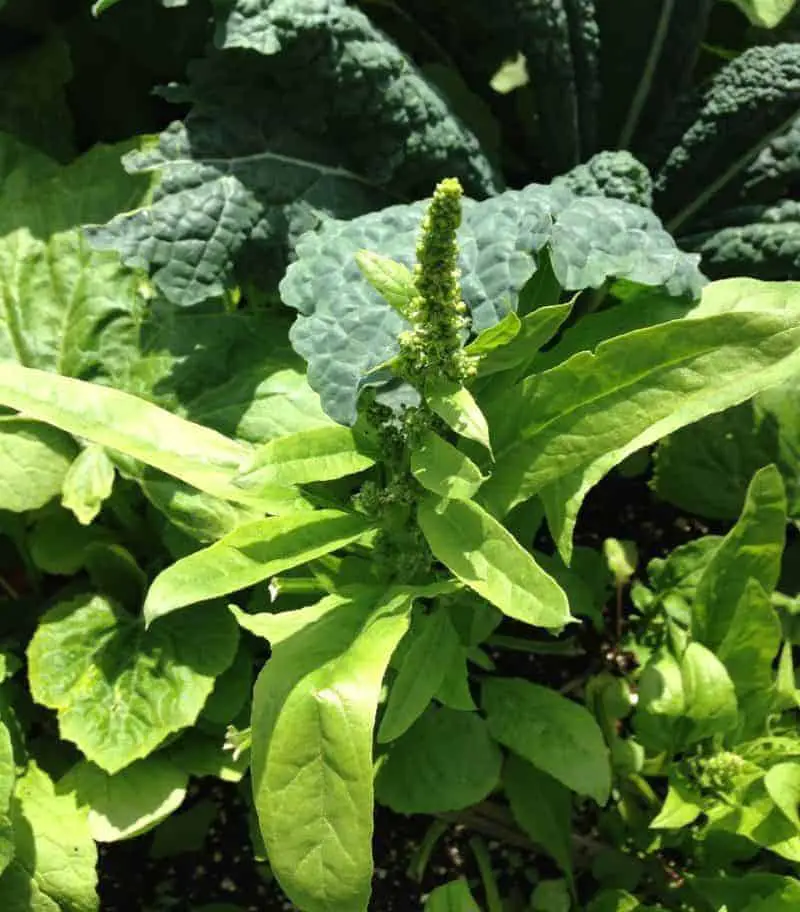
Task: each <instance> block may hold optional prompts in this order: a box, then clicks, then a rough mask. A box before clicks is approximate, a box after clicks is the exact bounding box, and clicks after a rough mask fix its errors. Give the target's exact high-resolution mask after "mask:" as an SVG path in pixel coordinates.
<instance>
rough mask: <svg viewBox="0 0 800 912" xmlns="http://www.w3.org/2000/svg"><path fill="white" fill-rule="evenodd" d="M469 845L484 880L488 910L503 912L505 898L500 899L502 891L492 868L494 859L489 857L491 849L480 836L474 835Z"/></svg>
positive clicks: (489, 911) (490, 911) (488, 911)
mask: <svg viewBox="0 0 800 912" xmlns="http://www.w3.org/2000/svg"><path fill="white" fill-rule="evenodd" d="M469 847H470V848H471V849H472V854H473V855H474V856H475V861H476V862H477V864H478V871H479V872H480V875H481V880H482V881H483V893H484V896H485V898H486V909H487V912H503V900H502V899H500V891H499V889H498V887H497V878H496V877H495V876H494V871H493V870H492V860H491V858H490V857H489V850H488V849H487V848H486V843H485V842H484V841H483V839H482V838H481V837H480V836H473V837H472V838H471V839H470V841H469Z"/></svg>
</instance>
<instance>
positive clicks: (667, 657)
mask: <svg viewBox="0 0 800 912" xmlns="http://www.w3.org/2000/svg"><path fill="white" fill-rule="evenodd" d="M638 693H639V700H638V702H637V704H636V713H635V715H634V718H633V724H634V729H635V731H636V734H637V736H638V737H639V739H640V740H641V742H642V744H644V745H645V747H647V748H648V749H649V750H650V751H651V752H652V753H660V752H661V751H664V750H671V749H672V748H673V747H674V745H675V741H676V738H677V731H678V726H679V724H680V720H681V718H682V717H683V715H684V712H685V709H686V693H685V690H684V686H683V676H682V675H681V666H680V663H679V662H678V660H677V659H676V658H675V657H674V656H673V655H672V654H671V653H669V652H658V653H656V654H655V655H654V656H652V658H651V659H650V661H649V662H648V663H647V664H646V665H645V667H644V668H643V669H642V673H641V675H640V676H639V687H638Z"/></svg>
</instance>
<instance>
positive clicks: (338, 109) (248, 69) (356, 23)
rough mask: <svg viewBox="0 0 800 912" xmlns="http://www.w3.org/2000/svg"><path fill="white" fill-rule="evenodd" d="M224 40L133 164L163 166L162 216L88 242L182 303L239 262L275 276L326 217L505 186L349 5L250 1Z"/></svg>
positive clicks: (327, 0)
mask: <svg viewBox="0 0 800 912" xmlns="http://www.w3.org/2000/svg"><path fill="white" fill-rule="evenodd" d="M226 12H227V16H226V15H225V13H226ZM217 37H218V41H220V43H221V45H222V47H223V50H218V51H214V52H212V53H211V54H210V56H209V57H208V58H207V59H205V60H203V61H201V62H199V63H198V64H196V65H195V66H194V67H193V68H192V69H191V71H190V82H189V85H188V86H187V87H186V88H184V89H181V90H178V91H173V92H172V97H173V98H174V99H175V100H180V101H183V102H188V103H189V104H190V105H191V110H190V113H189V115H188V116H187V118H186V120H185V121H184V122H183V123H176V124H173V125H172V126H171V127H169V128H168V129H167V130H166V131H165V132H164V133H162V135H161V137H160V138H159V141H158V145H157V146H156V147H155V148H153V149H151V150H149V151H148V152H146V153H144V154H140V155H136V156H131V157H129V158H128V159H127V161H126V166H127V167H128V169H129V170H130V171H132V172H134V173H136V172H142V171H150V170H156V169H157V170H160V172H161V185H160V188H159V190H158V192H157V194H156V197H155V200H154V202H153V205H152V206H150V207H148V208H146V209H144V210H141V211H138V212H135V213H133V214H131V215H125V216H121V217H119V218H116V219H114V220H112V221H111V222H110V223H109V224H108V225H106V226H104V227H101V228H95V229H93V230H92V231H91V233H90V236H91V237H92V239H93V242H94V243H95V244H96V245H97V246H99V247H102V248H115V249H117V250H119V251H120V252H121V254H122V256H123V259H124V260H125V262H126V263H128V264H133V265H136V266H146V267H147V268H149V269H150V271H151V273H152V274H153V279H154V281H155V283H156V284H157V285H158V286H159V288H160V289H161V290H162V292H163V293H164V294H165V295H166V297H167V298H169V299H170V300H171V301H172V302H173V303H175V304H179V305H183V306H190V305H193V304H196V303H198V302H201V301H203V300H204V299H206V298H209V297H213V296H216V295H219V294H221V293H222V292H223V291H224V289H225V287H226V285H227V284H229V283H230V281H231V279H232V275H233V270H234V267H235V266H238V267H239V273H240V274H239V275H238V276H237V278H239V279H240V281H247V280H250V281H258V280H259V279H261V278H263V279H264V281H265V282H266V280H267V278H268V277H269V276H272V277H273V278H274V277H275V275H276V274H278V275H279V274H280V271H282V266H283V264H284V263H285V258H286V256H287V254H288V252H289V250H290V249H291V248H292V246H293V242H294V240H295V239H296V238H297V237H298V236H299V235H300V234H301V233H303V232H304V231H306V230H308V229H310V228H313V227H315V226H316V225H317V224H318V223H319V222H320V221H321V220H323V219H324V218H326V217H327V216H329V215H335V216H337V217H341V218H350V217H352V216H354V215H357V214H360V213H363V212H365V211H368V210H370V209H374V208H376V207H378V206H382V205H386V204H387V203H389V202H392V201H396V200H402V199H409V198H410V199H413V198H415V197H417V196H420V195H421V194H422V193H424V192H425V191H426V190H428V189H429V188H430V186H431V185H432V184H434V183H435V182H436V180H438V179H439V178H440V177H442V176H444V175H453V176H457V177H458V178H459V179H460V180H461V181H462V183H463V184H464V186H465V188H466V189H467V191H468V192H470V193H472V194H473V195H475V196H486V195H491V194H493V193H495V192H496V191H497V190H498V189H499V187H498V183H497V180H496V177H495V174H494V172H493V170H492V168H491V165H490V164H489V162H488V160H487V158H486V157H485V155H484V154H483V152H482V151H481V148H480V146H479V143H478V141H477V139H476V138H475V137H474V135H473V134H472V133H471V132H470V131H469V130H468V129H467V128H466V127H465V126H464V125H463V124H462V123H461V122H460V121H459V120H458V119H457V118H456V117H455V116H454V115H453V114H452V113H451V111H450V110H449V109H448V107H447V105H446V103H445V102H444V101H443V99H442V97H441V96H440V95H439V94H438V93H437V92H436V91H435V90H434V89H433V88H432V87H431V86H429V85H428V83H427V82H425V80H424V79H423V77H422V76H421V75H420V73H419V72H418V71H417V70H416V68H415V67H414V66H413V64H412V63H411V62H410V61H409V59H408V58H407V57H406V56H405V55H404V54H403V53H402V52H401V51H400V50H399V49H398V48H397V47H396V46H395V45H393V44H392V43H391V42H390V41H389V40H388V39H387V38H386V37H385V36H384V35H383V34H382V33H381V32H379V31H378V30H377V29H376V28H375V27H374V26H373V25H372V24H371V23H370V21H369V20H368V19H367V18H366V17H365V16H364V15H363V14H362V13H360V12H359V11H357V10H354V9H352V8H350V7H349V6H347V5H346V4H345V3H344V2H342V0H274V2H271V3H269V4H266V3H263V2H261V3H254V2H242V0H240V2H236V3H233V4H227V5H226V6H225V7H223V11H222V16H221V18H220V20H219V31H218V36H217ZM254 264H256V271H255V273H254V272H253V265H254Z"/></svg>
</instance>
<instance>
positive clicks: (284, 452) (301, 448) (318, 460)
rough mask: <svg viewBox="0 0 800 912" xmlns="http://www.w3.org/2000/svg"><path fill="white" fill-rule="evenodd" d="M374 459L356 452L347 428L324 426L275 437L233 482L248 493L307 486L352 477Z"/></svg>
mask: <svg viewBox="0 0 800 912" xmlns="http://www.w3.org/2000/svg"><path fill="white" fill-rule="evenodd" d="M374 462H375V460H374V459H373V458H372V457H371V456H368V455H366V454H365V453H362V452H359V448H358V441H357V440H356V438H355V436H354V435H353V432H352V431H351V430H350V429H349V428H343V427H326V428H313V429H311V430H307V431H299V432H298V433H296V434H289V435H288V436H286V437H277V438H276V439H275V440H271V441H270V442H269V443H266V444H264V446H261V447H259V448H258V449H257V450H256V452H255V455H254V456H253V460H252V462H250V463H249V464H248V465H247V466H245V467H244V468H243V469H242V472H241V474H239V475H237V476H236V478H234V480H233V483H234V484H236V485H240V486H241V487H242V488H245V489H246V490H248V491H258V490H259V489H260V488H262V487H266V489H267V490H269V488H270V486H274V485H296V484H308V483H309V482H312V481H330V480H332V479H335V478H343V477H344V476H346V475H354V474H356V473H357V472H362V471H363V470H364V469H368V468H369V467H370V466H371V465H373V463H374Z"/></svg>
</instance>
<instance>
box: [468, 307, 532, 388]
mask: <svg viewBox="0 0 800 912" xmlns="http://www.w3.org/2000/svg"><path fill="white" fill-rule="evenodd" d="M521 328H522V321H521V320H520V318H519V317H518V316H517V315H516V314H515V313H514V311H513V310H510V311H509V312H508V313H507V314H506V315H505V316H504V317H503V318H502V319H501V320H500V321H499V322H498V323H495V324H494V326H489V327H487V328H486V329H484V330H483V331H482V332H479V333H478V335H477V336H476V338H474V339H473V340H472V342H470V343H469V345H468V346H467V354H469V355H472V356H473V357H475V358H478V374H479V376H480V375H481V374H482V373H483V369H482V368H483V365H484V364H485V362H486V358H487V356H489V355H491V354H492V353H493V352H496V351H497V349H499V348H504V347H505V346H507V345H508V344H509V343H510V342H511V341H512V339H514V338H515V337H516V335H517V333H518V332H519V331H520V329H521ZM489 373H491V371H489Z"/></svg>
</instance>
